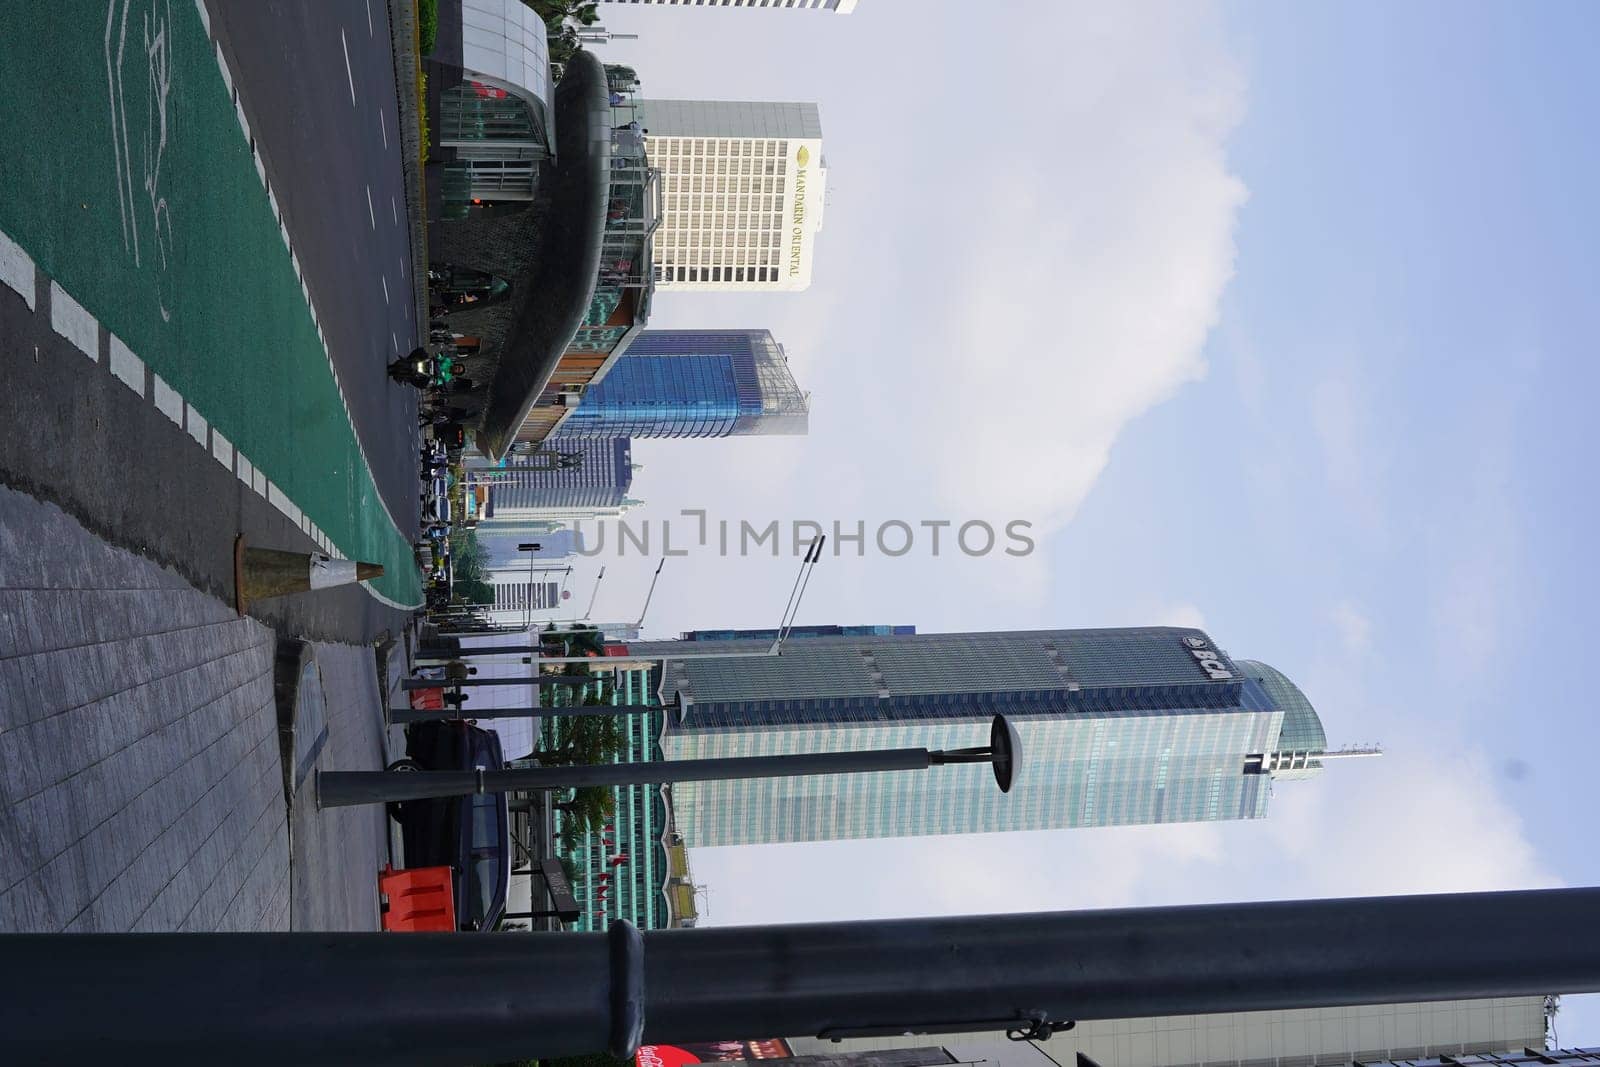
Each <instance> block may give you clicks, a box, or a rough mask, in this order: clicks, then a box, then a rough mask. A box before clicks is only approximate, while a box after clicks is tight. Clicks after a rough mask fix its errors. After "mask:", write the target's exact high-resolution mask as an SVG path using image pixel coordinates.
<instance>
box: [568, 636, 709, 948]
mask: <svg viewBox="0 0 1600 1067" xmlns="http://www.w3.org/2000/svg"><path fill="white" fill-rule="evenodd" d="M651 673H652V671H651V667H650V664H648V663H638V664H633V665H619V666H617V667H614V668H613V669H611V670H609V671H606V672H604V676H605V681H606V683H607V684H605V685H603V686H602V685H601V684H600V683H595V684H593V685H590V686H586V687H584V689H583V690H582V692H581V693H579V694H578V695H577V699H578V700H580V701H581V700H584V699H585V698H587V697H588V696H590V695H591V694H593V695H601V694H603V693H604V694H609V696H610V699H609V700H608V701H607V702H608V703H611V704H633V705H642V704H648V703H651V702H652V698H651V696H650V692H649V690H650V678H651ZM540 700H541V701H554V702H556V703H559V704H567V703H571V701H572V695H571V694H570V693H567V692H565V691H558V690H546V691H545V692H544V693H543V694H541V696H540ZM661 716H662V713H661V712H660V711H651V712H646V713H643V714H634V715H622V716H618V718H617V724H618V726H619V727H620V729H621V732H622V736H623V750H622V752H621V753H620V754H618V756H617V757H616V761H617V762H619V763H647V762H650V761H653V760H659V759H661V747H660V745H659V743H658V739H659V737H660V735H661ZM570 722H571V720H570V719H568V720H563V719H561V718H560V717H554V716H552V717H548V718H546V719H544V720H543V721H542V722H541V724H540V734H541V743H542V744H544V745H547V746H551V747H553V746H555V745H556V744H558V743H559V740H560V736H559V735H560V731H562V730H563V729H565V728H566V727H567V725H568V724H569V723H570ZM610 792H611V798H612V805H613V808H612V813H611V815H610V816H609V817H608V819H607V821H606V822H605V823H604V824H603V825H602V826H599V827H592V826H588V825H586V824H583V823H581V822H580V821H579V820H577V819H575V818H574V817H573V816H572V815H569V814H568V813H566V812H564V811H562V810H560V809H559V808H558V809H557V811H556V813H555V827H556V835H557V846H558V855H560V856H561V858H562V859H564V860H566V861H567V864H568V866H569V869H570V870H571V871H572V874H573V878H572V893H573V896H574V897H576V898H577V900H578V903H579V907H580V914H579V916H578V919H577V920H576V921H575V922H572V923H568V924H567V926H566V928H567V929H569V930H578V931H604V930H606V929H608V928H609V926H610V924H611V923H613V922H615V921H616V920H618V919H625V920H627V921H628V922H631V923H633V924H634V925H635V926H637V927H638V928H639V929H641V930H662V929H666V928H668V927H670V926H673V925H675V924H676V922H675V920H676V919H677V917H678V915H679V913H680V908H679V907H678V906H676V905H675V904H674V899H675V897H674V893H673V889H674V886H675V884H676V882H679V881H683V880H684V872H685V871H686V870H687V867H686V861H685V859H684V857H683V856H682V851H683V850H682V848H681V847H680V848H678V849H677V853H678V855H677V857H676V859H675V858H674V856H673V855H672V854H670V852H669V848H668V845H669V842H668V835H669V832H670V826H671V821H672V817H671V812H670V807H669V803H668V796H669V794H668V793H667V792H666V790H665V789H664V787H662V786H659V785H632V786H612V787H610ZM692 896H693V894H692V893H691V894H690V897H691V899H692Z"/></svg>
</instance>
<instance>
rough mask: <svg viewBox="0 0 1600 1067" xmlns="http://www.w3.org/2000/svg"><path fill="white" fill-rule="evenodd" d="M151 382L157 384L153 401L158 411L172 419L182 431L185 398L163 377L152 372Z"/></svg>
mask: <svg viewBox="0 0 1600 1067" xmlns="http://www.w3.org/2000/svg"><path fill="white" fill-rule="evenodd" d="M150 377H151V380H152V381H153V382H154V383H155V388H154V389H153V390H152V392H153V393H154V394H155V395H154V396H153V397H152V399H153V400H155V402H156V410H158V411H160V412H161V414H163V415H165V416H166V417H167V418H169V419H171V420H172V421H173V422H174V423H176V424H177V425H178V427H179V428H180V429H181V428H182V426H183V397H181V396H179V395H178V391H177V390H176V389H174V388H173V387H172V386H170V385H168V384H167V383H166V380H165V379H163V378H162V377H161V375H159V374H156V373H155V372H154V371H152V372H151V375H150Z"/></svg>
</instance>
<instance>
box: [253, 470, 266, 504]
mask: <svg viewBox="0 0 1600 1067" xmlns="http://www.w3.org/2000/svg"><path fill="white" fill-rule="evenodd" d="M250 488H252V489H254V490H255V491H256V495H258V496H263V497H264V496H266V495H267V476H266V475H265V474H263V473H262V472H261V468H260V467H257V468H255V469H254V470H252V471H251V472H250Z"/></svg>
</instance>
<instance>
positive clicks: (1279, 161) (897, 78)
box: [573, 0, 1600, 1046]
mask: <svg viewBox="0 0 1600 1067" xmlns="http://www.w3.org/2000/svg"><path fill="white" fill-rule="evenodd" d="M611 7H612V5H602V9H603V14H604V15H605V21H606V23H607V24H608V26H609V28H611V29H612V30H615V31H619V32H629V33H638V34H639V35H640V37H641V39H640V40H639V41H638V42H615V43H613V44H611V45H608V46H604V47H602V49H601V54H602V56H603V57H604V58H606V59H607V60H608V61H617V62H625V63H629V64H630V65H633V66H635V67H636V68H637V69H638V71H639V73H640V77H641V79H642V81H643V84H644V88H645V95H646V96H656V97H664V98H671V97H698V98H712V99H753V100H809V101H816V102H817V103H818V104H819V105H820V107H821V113H822V122H823V144H824V152H825V155H826V159H827V163H828V167H829V173H828V192H827V208H826V216H825V224H824V228H823V230H822V232H821V234H820V235H819V237H818V241H817V258H816V263H815V270H814V282H813V284H812V286H811V288H810V289H809V290H807V291H806V292H803V293H797V294H774V295H761V296H756V295H746V294H684V293H662V294H659V295H658V297H657V299H656V303H655V308H654V312H653V315H652V319H651V326H652V327H659V328H691V327H703V328H732V327H766V328H769V329H771V330H772V331H773V333H774V334H775V335H776V336H777V338H778V340H779V341H781V342H782V343H783V344H784V345H785V347H786V349H787V351H788V353H789V356H790V360H791V363H792V365H793V367H794V368H795V371H796V374H797V376H798V377H799V380H800V382H801V384H802V385H803V386H805V387H806V388H808V389H809V390H811V393H812V419H811V431H810V434H809V436H807V437H804V438H742V439H739V438H735V439H728V440H719V441H659V442H652V441H645V442H639V443H638V444H637V445H636V448H635V459H636V460H637V461H638V462H640V463H642V464H643V465H644V466H643V469H642V470H640V471H638V472H637V474H636V476H635V482H634V490H633V495H635V496H638V497H642V498H643V499H645V500H647V501H648V502H649V505H648V506H647V507H645V508H643V509H640V510H639V511H636V512H634V513H633V514H632V515H631V516H630V521H631V522H632V524H633V525H635V526H636V527H638V526H644V525H646V522H645V520H648V524H649V525H650V526H652V527H653V532H654V534H655V538H656V542H655V546H654V548H653V551H656V552H659V551H660V545H659V538H660V528H661V524H662V523H663V522H672V523H673V534H672V537H673V543H674V545H675V547H681V546H683V545H684V544H686V543H687V542H690V541H692V540H693V537H692V532H693V531H694V529H695V522H696V520H695V519H693V518H686V517H684V516H682V515H681V514H680V512H681V510H682V509H704V510H705V511H706V512H707V515H708V517H709V519H710V520H711V521H712V522H713V523H715V522H716V521H717V520H719V519H726V520H728V521H730V522H731V523H733V525H734V528H735V529H737V526H738V523H739V522H740V521H741V520H743V521H748V522H750V523H752V524H754V525H756V526H757V527H760V526H764V525H765V524H766V523H767V522H769V521H771V520H774V519H776V520H779V521H781V522H784V523H790V522H792V521H794V520H811V521H815V522H818V523H819V524H821V525H822V527H823V528H824V529H825V530H830V529H831V525H832V523H833V522H836V521H837V522H839V523H840V524H841V525H842V526H843V527H844V529H845V530H846V531H849V530H852V529H853V528H854V527H855V524H856V523H857V522H858V521H859V522H864V523H865V524H866V529H867V531H868V544H867V546H866V550H865V552H863V553H861V554H859V555H858V554H857V549H856V547H855V546H853V545H849V544H846V545H844V546H843V549H844V551H843V553H842V554H839V555H835V554H834V553H833V552H831V551H830V552H829V553H827V554H826V555H825V557H824V559H823V561H822V563H821V564H820V565H819V566H818V568H817V570H816V573H815V576H814V578H813V580H812V582H811V584H810V586H809V589H808V591H807V594H806V597H805V601H804V604H803V606H802V608H801V611H800V615H799V621H800V622H802V623H831V622H839V623H910V624H914V625H916V626H917V627H918V628H919V629H920V630H922V631H923V632H933V631H947V630H986V629H1001V628H1022V627H1052V628H1053V627H1071V626H1106V625H1139V624H1156V623H1182V624H1193V625H1202V626H1204V627H1205V628H1206V629H1207V630H1208V631H1209V632H1210V633H1211V634H1212V635H1213V637H1214V638H1215V639H1216V640H1217V642H1218V643H1219V644H1220V645H1221V646H1222V647H1223V648H1225V649H1226V650H1227V651H1229V652H1230V653H1232V654H1233V655H1236V656H1241V657H1247V658H1252V659H1262V660H1265V661H1267V662H1269V663H1271V664H1273V665H1274V666H1276V667H1278V668H1279V669H1281V670H1283V671H1284V672H1285V673H1287V674H1288V675H1289V676H1290V677H1291V678H1293V679H1295V680H1296V682H1297V683H1298V684H1299V685H1300V686H1301V687H1302V688H1303V689H1304V691H1305V692H1306V694H1307V695H1308V696H1309V697H1310V698H1311V700H1312V701H1313V702H1314V703H1315V704H1316V706H1317V708H1318V709H1319V712H1320V714H1321V716H1322V719H1323V721H1324V723H1325V725H1326V727H1327V731H1328V734H1329V737H1330V740H1331V741H1332V743H1334V744H1356V743H1363V742H1378V743H1382V744H1383V745H1384V747H1385V749H1386V752H1387V754H1386V755H1385V757H1384V758H1382V759H1380V760H1365V761H1355V762H1353V763H1348V764H1344V765H1338V766H1335V767H1332V768H1330V769H1329V770H1328V771H1327V772H1326V773H1325V774H1323V775H1322V776H1321V778H1320V779H1319V780H1316V781H1311V782H1287V783H1280V784H1279V785H1278V786H1277V788H1276V791H1275V795H1274V797H1273V800H1272V805H1271V811H1270V814H1269V817H1268V818H1266V819H1265V820H1259V821H1254V822H1250V823H1233V824H1210V825H1185V826H1166V827H1149V828H1134V829H1117V830H1067V831H1055V832H1049V833H1041V834H1026V835H1017V834H1012V835H972V836H965V837H959V838H913V839H902V840H887V841H884V840H879V841H866V842H835V843H822V844H804V845H776V846H761V847H751V848H727V849H700V850H696V851H695V853H694V856H693V865H694V874H695V876H696V879H697V880H698V881H700V882H702V883H704V884H705V885H706V886H707V887H708V890H709V892H708V895H707V897H706V906H707V909H708V921H709V922H710V923H713V924H718V925H727V924H732V923H743V922H775V921H803V920H816V919H833V918H847V917H888V916H903V915H931V914H956V913H976V912H1000V911H1023V910H1043V909H1059V908H1074V907H1092V906H1107V905H1130V904H1162V903H1183V902H1200V901H1222V900H1252V899H1269V898H1289V897H1319V896H1339V895H1368V894H1378V893H1389V892H1399V893H1412V892H1431V891H1449V890H1473V889H1500V888H1525V887H1536V886H1557V885H1592V884H1600V852H1597V850H1596V849H1595V848H1594V847H1593V841H1594V838H1593V833H1592V831H1591V830H1590V828H1589V826H1588V821H1589V812H1588V810H1587V805H1586V804H1584V803H1582V802H1581V799H1580V791H1581V790H1582V789H1583V788H1584V787H1585V786H1586V784H1587V783H1588V780H1589V777H1590V774H1591V773H1592V771H1591V765H1592V762H1593V757H1592V756H1591V753H1594V752H1596V751H1597V750H1600V728H1597V726H1596V724H1595V709H1594V707H1593V702H1592V701H1591V700H1590V699H1587V698H1585V697H1584V696H1583V695H1582V694H1583V693H1584V692H1586V691H1587V690H1588V686H1587V681H1588V672H1587V671H1586V670H1585V668H1586V666H1587V665H1588V664H1589V663H1590V662H1592V661H1593V660H1594V659H1595V658H1596V651H1597V648H1600V630H1596V629H1594V628H1592V627H1591V625H1590V618H1591V615H1592V604H1593V603H1594V601H1595V599H1596V594H1597V592H1600V588H1597V587H1600V581H1597V577H1600V570H1597V567H1596V564H1595V561H1594V558H1593V553H1592V552H1591V551H1590V547H1589V544H1588V543H1587V542H1588V539H1587V538H1586V537H1585V536H1584V535H1583V533H1582V531H1583V530H1584V529H1586V528H1588V527H1589V526H1590V525H1591V524H1592V522H1593V521H1594V518H1595V515H1594V512H1595V504H1594V496H1593V493H1592V492H1591V491H1590V489H1589V488H1587V487H1589V486H1591V485H1592V483H1591V481H1590V478H1589V477H1588V476H1585V475H1584V474H1583V470H1584V469H1586V468H1587V466H1588V465H1587V464H1586V463H1585V458H1586V456H1587V455H1588V454H1590V453H1592V452H1593V451H1594V449H1595V446H1596V445H1597V444H1600V440H1597V438H1600V431H1597V430H1596V429H1595V428H1594V427H1595V423H1594V421H1593V420H1591V419H1590V418H1588V417H1587V416H1588V414H1589V406H1590V398H1591V397H1593V396H1594V395H1595V393H1596V390H1595V386H1596V384H1597V383H1596V377H1597V376H1600V371H1597V369H1596V361H1595V360H1594V358H1593V353H1594V338H1595V336H1596V334H1597V332H1600V331H1597V327H1600V304H1597V302H1596V301H1595V300H1594V299H1593V294H1594V292H1595V291H1596V287H1597V282H1600V278H1597V274H1600V254H1597V253H1596V251H1595V249H1596V248H1597V247H1600V240H1597V238H1600V232H1597V231H1600V216H1597V213H1596V208H1595V199H1594V194H1593V190H1594V189H1596V188H1600V181H1597V178H1600V175H1597V173H1596V171H1597V165H1600V139H1597V135H1596V133H1595V124H1594V122H1593V114H1592V101H1593V100H1595V99H1596V98H1600V85H1597V84H1596V82H1597V81H1600V68H1597V67H1596V65H1595V64H1593V63H1592V62H1590V60H1591V59H1592V56H1593V54H1594V51H1595V45H1596V37H1597V30H1600V8H1595V7H1594V6H1592V5H1583V4H1555V3H1546V4H1539V5H1504V4H1499V5H1490V4H1483V3H1467V4H1459V3H1458V4H1450V5H1442V4H1425V3H1410V4H1405V5H1388V4H1370V3H1342V4H1337V5H1334V4H1321V5H1316V4H1297V5H1283V4H1253V3H1250V4H1225V5H1222V6H1208V5H1203V4H1199V3H1194V4H1187V3H1186V4H1171V5H1141V4H1135V3H1126V4H1116V5H1095V6H1090V5H1076V4H1069V3H1063V2H1054V0H1047V2H1039V3H1025V2H1020V0H1019V2H1015V3H1002V2H999V0H995V2H993V3H985V4H981V5H974V4H971V3H959V4H958V3H945V2H936V0H863V2H862V3H861V4H860V6H859V8H858V9H857V11H856V13H855V14H853V15H850V16H847V17H839V16H833V15H828V14H824V13H816V12H779V11H759V10H737V9H723V10H710V9H707V10H682V9H662V10H649V9H646V8H632V7H630V8H625V9H624V8H620V7H619V9H617V10H615V11H613V10H610V8H611ZM647 124H648V123H647ZM889 520H899V521H902V522H905V523H908V524H909V525H910V526H911V528H912V530H913V532H914V534H915V535H916V537H915V539H914V542H913V546H912V549H911V550H910V551H909V552H906V553H904V554H903V555H894V556H892V555H888V554H886V553H885V552H883V551H879V550H878V547H877V546H876V545H874V544H872V531H874V530H875V529H877V528H878V526H879V524H880V523H883V522H885V521H889ZM940 520H948V521H950V522H951V523H952V524H953V525H952V526H951V527H948V528H945V529H944V530H943V535H944V536H943V542H942V544H941V545H940V551H939V553H938V554H935V553H934V552H933V550H932V545H931V543H930V537H929V535H930V534H931V528H929V527H925V526H922V525H921V524H922V523H923V522H935V521H940ZM979 520H981V521H983V522H987V523H990V524H991V525H992V526H994V527H995V528H996V529H1003V528H1004V526H1005V524H1006V523H1008V522H1012V521H1018V520H1019V521H1023V522H1027V523H1029V524H1031V525H1030V526H1029V527H1028V533H1029V536H1030V537H1031V539H1032V540H1033V541H1034V543H1035V546H1036V547H1035V549H1034V550H1033V551H1032V552H1031V553H1029V554H1027V555H1024V556H1011V555H1007V554H1005V553H1004V552H1003V551H1001V549H1003V547H1004V546H1005V545H1006V544H1007V542H1006V541H1005V540H1004V539H1003V537H1002V540H1001V544H1000V547H999V548H997V549H996V550H995V551H992V552H990V553H988V554H984V555H980V556H975V557H969V556H967V555H965V554H963V553H962V552H961V551H960V550H959V549H958V548H955V547H953V546H952V544H951V537H952V534H953V531H954V530H955V529H956V528H957V527H959V526H961V524H963V523H965V522H970V521H979ZM975 529H976V528H975ZM901 540H902V535H900V534H896V535H894V536H893V537H891V538H890V540H889V544H888V547H889V548H891V549H898V548H899V547H900V542H901ZM735 541H737V537H735ZM613 545H614V539H613ZM713 547H714V539H713ZM787 547H788V546H785V548H786V549H787ZM602 564H604V565H605V566H606V567H607V575H606V578H605V581H604V582H603V583H602V585H601V586H600V592H599V604H598V606H597V609H596V615H597V617H601V618H617V619H631V618H633V617H635V616H637V614H638V612H639V609H640V606H641V604H642V601H643V593H644V588H645V586H646V585H647V584H648V581H649V576H650V572H651V571H652V570H653V569H654V564H655V560H654V559H653V558H647V557H645V556H643V555H640V554H639V553H633V554H631V555H630V557H629V558H626V559H617V558H616V556H615V554H614V548H613V550H612V551H609V552H608V553H607V554H606V556H605V557H603V558H597V559H594V560H585V561H580V562H579V565H578V572H577V573H576V574H575V575H574V579H573V588H575V589H579V590H587V589H588V588H589V586H590V585H591V584H592V582H593V574H594V572H595V571H597V570H598V568H599V566H600V565H602ZM794 573H795V560H794V559H793V558H792V557H790V556H788V555H787V554H785V555H784V557H783V558H779V559H774V558H772V556H771V555H770V554H765V553H762V552H757V553H754V554H752V555H749V556H747V557H744V558H739V557H738V556H737V555H735V556H733V557H722V556H720V555H719V554H718V553H717V552H715V551H709V550H706V549H698V548H697V549H695V550H693V551H691V553H690V554H689V555H688V556H686V557H682V558H673V559H671V560H669V561H668V563H667V567H666V569H665V570H664V572H663V574H662V579H661V585H660V587H659V589H658V590H657V593H656V596H655V599H654V601H653V602H652V604H651V606H650V614H649V618H648V620H647V624H646V630H647V632H648V633H649V634H651V635H671V634H674V633H676V632H678V631H680V630H685V629H691V628H695V627H710V626H717V627H726V626H771V625H774V624H775V623H776V622H777V620H778V617H779V615H780V612H781V610H782V606H783V602H784V598H785V597H786V595H787V593H788V590H789V585H790V582H791V581H792V580H793V577H794ZM1024 740H1025V739H1024ZM1557 1030H1558V1036H1559V1039H1560V1041H1561V1042H1562V1043H1563V1044H1565V1045H1568V1046H1572V1045H1582V1044H1590V1045H1592V1044H1600V1005H1597V1004H1596V1003H1595V999H1594V998H1568V1000H1567V1002H1566V1005H1565V1007H1564V1009H1563V1013H1562V1015H1561V1016H1560V1018H1558V1020H1557Z"/></svg>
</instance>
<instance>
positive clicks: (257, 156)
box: [250, 152, 267, 189]
mask: <svg viewBox="0 0 1600 1067" xmlns="http://www.w3.org/2000/svg"><path fill="white" fill-rule="evenodd" d="M250 157H251V158H252V159H253V160H255V164H256V177H257V178H260V179H261V188H263V189H265V188H266V187H267V168H266V167H264V166H262V164H261V153H260V152H251V153H250Z"/></svg>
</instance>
